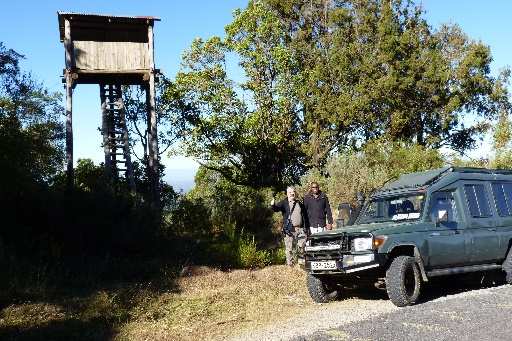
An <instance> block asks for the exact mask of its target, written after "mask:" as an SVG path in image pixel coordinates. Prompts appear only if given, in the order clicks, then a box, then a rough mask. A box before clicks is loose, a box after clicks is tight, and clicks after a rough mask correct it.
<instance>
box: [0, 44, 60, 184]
mask: <svg viewBox="0 0 512 341" xmlns="http://www.w3.org/2000/svg"><path fill="white" fill-rule="evenodd" d="M22 58H23V56H22V55H20V54H19V53H17V52H15V51H14V50H10V49H7V48H5V47H4V45H3V44H1V43H0V172H1V174H0V179H1V180H0V181H1V183H2V186H1V187H3V188H2V189H4V190H8V189H9V188H10V189H12V190H13V191H15V192H16V191H19V190H21V188H22V185H23V184H25V185H26V184H34V183H39V184H43V183H48V182H49V181H50V180H51V179H52V177H53V176H54V175H56V173H57V172H58V171H60V170H61V169H62V161H63V148H62V147H63V146H62V143H63V138H64V132H63V126H62V123H61V120H60V117H61V116H60V115H62V112H63V108H62V106H61V105H60V100H61V97H60V94H58V93H51V92H50V91H48V90H47V89H46V88H45V87H44V86H43V85H42V84H40V83H38V82H36V81H35V80H34V79H33V77H32V76H31V75H30V74H27V73H24V72H22V71H21V70H20V68H19V61H20V60H21V59H22Z"/></svg>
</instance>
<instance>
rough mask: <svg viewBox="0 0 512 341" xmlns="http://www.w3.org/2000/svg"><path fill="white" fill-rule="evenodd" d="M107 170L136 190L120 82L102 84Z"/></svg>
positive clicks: (109, 174) (108, 174)
mask: <svg viewBox="0 0 512 341" xmlns="http://www.w3.org/2000/svg"><path fill="white" fill-rule="evenodd" d="M100 98H101V111H102V117H103V119H102V129H101V134H102V135H103V151H104V152H105V170H106V172H107V176H110V177H112V179H114V180H119V179H121V178H123V177H124V178H125V179H126V181H127V182H128V185H129V187H130V189H131V190H135V180H134V176H133V165H132V162H131V158H130V142H129V136H128V127H127V125H126V116H125V110H124V103H123V92H122V89H121V85H120V84H100Z"/></svg>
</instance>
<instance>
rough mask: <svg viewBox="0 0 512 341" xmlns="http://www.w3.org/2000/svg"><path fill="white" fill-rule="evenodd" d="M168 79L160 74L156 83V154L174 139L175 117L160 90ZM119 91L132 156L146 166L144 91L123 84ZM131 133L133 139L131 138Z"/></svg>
mask: <svg viewBox="0 0 512 341" xmlns="http://www.w3.org/2000/svg"><path fill="white" fill-rule="evenodd" d="M169 85H170V81H169V80H168V79H167V78H166V77H165V76H164V75H160V77H159V79H158V82H157V83H156V112H157V125H158V142H159V145H160V147H159V155H162V154H164V153H166V151H167V150H168V149H169V147H170V146H172V144H173V143H174V142H176V139H177V136H176V135H177V127H178V125H177V122H176V121H175V119H176V116H173V115H172V110H171V109H170V107H169V103H168V102H167V101H165V98H164V97H163V92H164V91H165V89H167V87H169ZM123 90H124V92H123V102H124V106H125V112H126V119H127V123H128V129H129V132H130V135H131V140H130V145H131V148H132V153H133V155H134V156H135V157H136V158H137V159H138V160H139V161H140V162H142V163H143V165H144V166H145V167H147V160H148V155H149V149H148V134H149V128H148V115H147V112H148V111H147V100H146V91H145V90H144V88H143V87H142V86H137V87H136V86H126V87H124V89H123ZM133 136H135V138H133ZM140 153H142V154H140Z"/></svg>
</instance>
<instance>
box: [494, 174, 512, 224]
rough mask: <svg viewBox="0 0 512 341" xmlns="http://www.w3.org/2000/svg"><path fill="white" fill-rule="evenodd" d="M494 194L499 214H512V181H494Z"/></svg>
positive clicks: (504, 215)
mask: <svg viewBox="0 0 512 341" xmlns="http://www.w3.org/2000/svg"><path fill="white" fill-rule="evenodd" d="M492 194H493V196H494V202H495V203H496V209H497V211H498V214H499V215H500V216H502V217H506V216H511V215H512V183H501V182H494V183H492Z"/></svg>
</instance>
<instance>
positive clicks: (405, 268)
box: [386, 256, 421, 307]
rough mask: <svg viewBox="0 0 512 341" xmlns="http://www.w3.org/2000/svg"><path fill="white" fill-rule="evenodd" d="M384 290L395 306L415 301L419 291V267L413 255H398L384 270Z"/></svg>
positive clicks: (402, 305)
mask: <svg viewBox="0 0 512 341" xmlns="http://www.w3.org/2000/svg"><path fill="white" fill-rule="evenodd" d="M386 291H387V293H388V296H389V299H390V300H391V302H392V303H393V304H394V305H396V306H397V307H405V306H408V305H412V304H414V303H416V301H417V300H418V297H419V295H420V291H421V275H420V269H419V267H418V264H417V263H416V260H415V259H414V257H409V256H398V257H396V258H395V259H393V261H392V262H391V265H390V266H389V268H388V270H387V271H386Z"/></svg>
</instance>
